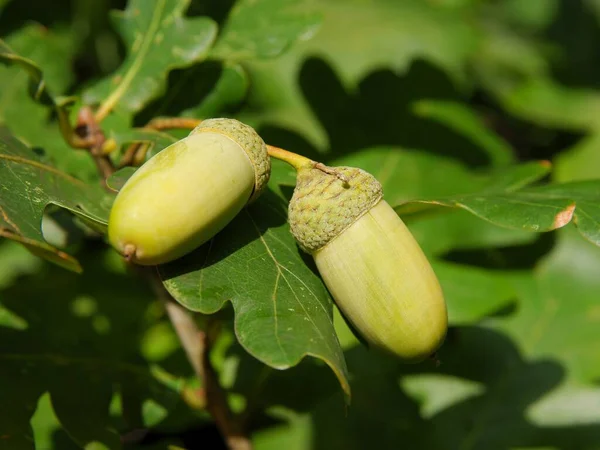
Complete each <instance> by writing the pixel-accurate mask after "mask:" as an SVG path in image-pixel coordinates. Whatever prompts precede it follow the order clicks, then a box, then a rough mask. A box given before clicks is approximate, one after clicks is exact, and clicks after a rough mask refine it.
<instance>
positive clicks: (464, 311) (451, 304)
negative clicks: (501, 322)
mask: <svg viewBox="0 0 600 450" xmlns="http://www.w3.org/2000/svg"><path fill="white" fill-rule="evenodd" d="M432 267H433V270H434V271H435V274H436V275H437V277H438V280H439V281H440V284H441V285H442V290H443V292H444V298H445V299H446V304H447V306H448V321H449V322H450V324H451V325H453V326H456V325H464V324H470V323H474V322H477V321H478V320H481V319H482V318H483V317H485V316H486V315H490V314H492V313H495V312H497V311H499V310H500V309H502V308H503V307H506V306H507V305H508V304H510V303H511V302H512V301H514V299H515V290H514V288H513V287H512V285H511V283H510V282H509V281H508V280H507V277H506V275H505V274H503V273H496V272H493V271H490V270H484V269H480V268H476V267H470V266H466V265H460V264H449V263H444V262H439V261H435V260H434V261H432Z"/></svg>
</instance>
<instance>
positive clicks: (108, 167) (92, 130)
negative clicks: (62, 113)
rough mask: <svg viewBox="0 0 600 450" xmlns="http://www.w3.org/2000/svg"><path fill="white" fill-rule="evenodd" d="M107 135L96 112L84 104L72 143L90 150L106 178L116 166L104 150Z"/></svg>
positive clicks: (74, 145) (99, 169)
mask: <svg viewBox="0 0 600 450" xmlns="http://www.w3.org/2000/svg"><path fill="white" fill-rule="evenodd" d="M105 142H106V137H105V136H104V132H103V131H102V128H100V125H99V124H98V122H97V121H96V119H95V118H94V113H93V111H92V109H91V108H90V107H89V106H84V107H83V108H81V109H80V110H79V113H78V115H77V126H76V127H75V135H74V137H73V139H72V141H71V145H72V146H73V147H75V148H84V149H86V150H88V151H89V152H90V155H92V158H93V159H94V162H95V163H96V167H97V168H98V172H99V173H100V175H101V176H102V178H103V179H104V180H106V179H107V178H108V177H109V176H111V175H112V173H113V172H114V171H115V167H114V165H113V163H112V161H111V160H110V158H109V157H108V156H106V154H105V152H104V151H103V146H104V144H105Z"/></svg>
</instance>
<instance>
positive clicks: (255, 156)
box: [190, 119, 271, 203]
mask: <svg viewBox="0 0 600 450" xmlns="http://www.w3.org/2000/svg"><path fill="white" fill-rule="evenodd" d="M205 132H214V133H219V134H222V135H224V136H227V137H229V138H230V139H231V140H233V141H234V142H236V143H237V144H238V145H239V146H240V147H241V148H242V149H243V150H244V151H245V152H246V155H248V158H250V162H251V163H252V166H253V167H254V176H255V182H254V190H253V191H252V195H251V196H250V200H249V203H250V202H253V201H254V200H256V199H257V198H258V197H259V196H260V194H261V193H262V191H263V190H264V189H265V188H266V187H267V183H268V182H269V176H270V175H271V159H270V158H269V155H268V153H267V145H266V144H265V142H264V141H263V140H262V138H261V137H260V136H259V135H258V133H257V132H256V131H255V130H254V128H252V127H250V126H248V125H246V124H244V123H242V122H240V121H238V120H235V119H207V120H203V121H202V122H201V123H200V125H198V126H197V127H196V128H194V129H193V130H192V132H191V133H190V136H191V135H193V134H197V133H205Z"/></svg>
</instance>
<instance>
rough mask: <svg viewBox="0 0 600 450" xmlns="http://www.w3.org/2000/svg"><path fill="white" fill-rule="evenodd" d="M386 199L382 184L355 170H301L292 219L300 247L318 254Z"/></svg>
mask: <svg viewBox="0 0 600 450" xmlns="http://www.w3.org/2000/svg"><path fill="white" fill-rule="evenodd" d="M382 197H383V190H382V187H381V183H379V181H377V180H376V179H375V177H374V176H373V175H371V174H369V173H368V172H365V171H364V170H361V169H358V168H355V167H327V166H324V165H322V164H315V165H313V166H309V167H303V168H300V169H299V170H298V173H297V178H296V188H295V189H294V195H293V196H292V199H291V201H290V206H289V212H288V220H289V223H290V229H291V232H292V234H293V236H294V238H296V241H297V242H298V245H299V246H300V248H301V249H302V250H304V251H305V252H307V253H314V252H316V251H317V250H319V249H320V248H322V247H323V246H325V245H327V244H328V243H329V242H330V241H332V240H333V239H335V238H336V237H337V236H339V235H340V234H341V233H342V232H343V231H344V230H345V229H346V228H348V227H349V226H350V225H352V224H353V223H354V222H355V221H356V220H358V219H359V218H360V217H361V216H362V215H363V214H365V213H366V212H367V211H369V210H370V209H371V208H372V207H373V206H375V205H376V204H377V203H378V202H379V200H381V198H382Z"/></svg>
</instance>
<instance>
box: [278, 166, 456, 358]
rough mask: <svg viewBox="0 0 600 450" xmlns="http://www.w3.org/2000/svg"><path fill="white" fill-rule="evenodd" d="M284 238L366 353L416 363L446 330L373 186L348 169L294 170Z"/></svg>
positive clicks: (396, 221)
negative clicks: (310, 265)
mask: <svg viewBox="0 0 600 450" xmlns="http://www.w3.org/2000/svg"><path fill="white" fill-rule="evenodd" d="M296 168H297V170H298V173H297V181H296V188H295V190H294V195H293V197H292V199H291V201H290V206H289V215H288V218H289V223H290V228H291V232H292V234H293V235H294V237H295V239H296V241H297V242H298V244H299V246H300V248H301V249H302V250H304V251H306V252H308V253H310V254H311V255H312V256H313V258H314V260H315V263H316V265H317V268H318V270H319V273H320V274H321V277H322V278H323V281H324V282H325V285H326V286H327V288H328V289H329V292H330V293H331V295H332V296H333V298H334V300H335V302H336V304H337V306H338V307H339V308H340V310H341V311H342V313H343V314H344V316H345V317H346V319H347V320H349V321H350V323H351V324H352V325H353V327H354V328H355V329H356V331H357V332H358V333H359V334H360V335H361V337H362V338H363V339H364V340H365V341H366V342H367V343H368V344H369V345H371V346H373V347H376V348H380V349H383V350H385V351H386V352H390V353H393V354H394V355H396V356H398V357H399V358H401V359H402V360H404V361H405V362H419V361H421V360H423V359H425V358H427V357H429V356H432V355H433V354H434V352H435V351H436V350H437V349H438V348H439V346H440V345H441V344H442V342H443V340H444V337H445V335H446V330H447V326H448V319H447V312H446V304H445V301H444V297H443V294H442V290H441V287H440V284H439V282H438V280H437V278H436V276H435V274H434V272H433V270H432V268H431V265H430V264H429V262H428V260H427V258H426V257H425V255H424V254H423V251H422V250H421V248H420V247H419V244H418V243H417V242H416V241H415V239H414V238H413V236H412V234H411V233H410V231H409V230H408V228H407V227H406V226H405V225H404V222H402V220H401V219H400V217H398V215H397V214H396V212H395V211H394V210H393V209H392V208H391V207H390V205H389V204H388V203H387V202H386V201H385V200H383V199H382V197H383V191H382V187H381V184H380V183H379V182H378V181H377V180H376V179H375V177H373V176H372V175H370V174H369V173H367V172H365V171H363V170H361V169H357V168H352V167H326V166H324V165H322V164H318V163H314V162H312V161H311V164H304V165H303V166H299V165H297V166H296Z"/></svg>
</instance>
